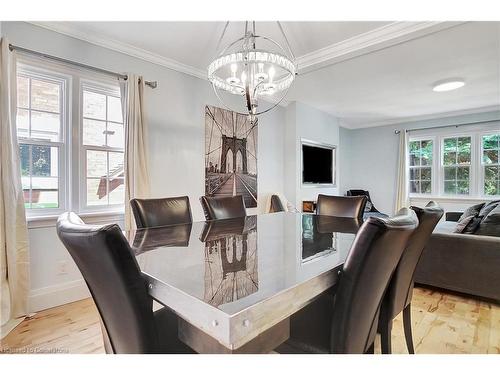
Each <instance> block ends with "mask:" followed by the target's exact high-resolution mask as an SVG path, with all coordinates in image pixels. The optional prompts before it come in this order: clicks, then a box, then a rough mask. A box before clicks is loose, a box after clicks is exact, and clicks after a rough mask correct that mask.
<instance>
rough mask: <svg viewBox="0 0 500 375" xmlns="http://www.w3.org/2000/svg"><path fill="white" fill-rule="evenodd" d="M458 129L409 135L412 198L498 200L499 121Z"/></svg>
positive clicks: (499, 163) (439, 129) (499, 167)
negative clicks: (426, 196)
mask: <svg viewBox="0 0 500 375" xmlns="http://www.w3.org/2000/svg"><path fill="white" fill-rule="evenodd" d="M492 123H493V124H492ZM461 129H464V130H463V131H461V132H457V129H456V128H436V129H430V130H427V132H426V133H425V134H424V133H423V132H418V131H415V133H413V132H412V134H411V135H412V137H411V138H410V140H409V150H408V159H409V176H408V182H409V190H410V194H411V196H412V197H416V198H417V197H418V196H422V195H431V194H432V196H433V197H436V198H439V197H443V198H450V199H456V198H461V197H462V198H466V199H478V200H479V199H481V200H484V199H487V198H490V199H492V198H498V197H500V121H498V122H497V121H488V123H487V124H486V123H485V124H481V123H478V124H474V125H472V124H471V125H470V126H467V127H465V126H464V127H463V128H461Z"/></svg>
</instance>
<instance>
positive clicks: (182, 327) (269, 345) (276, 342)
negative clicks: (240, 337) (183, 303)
mask: <svg viewBox="0 0 500 375" xmlns="http://www.w3.org/2000/svg"><path fill="white" fill-rule="evenodd" d="M179 338H180V339H181V341H183V342H184V343H185V344H186V345H189V346H190V347H191V348H192V349H193V350H194V351H196V352H197V353H199V354H267V353H270V352H271V351H273V350H274V349H275V348H277V347H278V346H280V345H281V344H283V343H284V342H285V341H287V340H288V339H289V338H290V318H286V319H284V320H282V321H281V322H279V323H278V324H276V325H274V326H272V327H271V328H269V329H267V330H266V331H264V332H262V333H261V334H259V335H258V336H256V337H255V338H254V339H252V340H250V341H249V342H247V343H246V344H244V345H243V346H240V347H239V348H235V349H230V348H228V347H226V346H225V345H223V344H221V343H220V342H219V341H217V340H216V339H214V338H213V337H212V336H210V335H208V334H207V333H205V332H203V331H202V330H201V329H199V328H197V327H195V326H194V325H192V324H190V323H189V322H187V321H185V320H183V319H179Z"/></svg>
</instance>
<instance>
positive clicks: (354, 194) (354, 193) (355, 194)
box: [347, 189, 371, 201]
mask: <svg viewBox="0 0 500 375" xmlns="http://www.w3.org/2000/svg"><path fill="white" fill-rule="evenodd" d="M360 195H366V196H367V197H368V200H369V201H371V199H370V192H369V191H368V190H361V189H351V190H347V196H349V197H358V196H360Z"/></svg>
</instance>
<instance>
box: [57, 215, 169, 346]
mask: <svg viewBox="0 0 500 375" xmlns="http://www.w3.org/2000/svg"><path fill="white" fill-rule="evenodd" d="M57 234H58V236H59V238H60V239H61V241H62V243H63V244H64V246H65V247H66V249H67V250H68V251H69V253H70V254H71V256H72V258H73V260H74V261H75V263H76V265H77V266H78V268H79V269H80V271H81V273H82V275H83V278H84V279H85V282H86V283H87V286H88V287H89V290H90V293H91V294H92V297H93V298H94V302H95V303H96V305H97V309H98V311H99V314H100V317H101V323H102V327H103V336H104V343H105V348H106V351H107V352H108V353H154V352H156V351H157V348H158V347H159V344H158V343H159V341H158V336H157V332H156V328H155V323H154V320H153V310H152V304H153V302H152V299H151V298H150V297H149V295H148V292H147V285H146V283H145V281H144V278H143V277H142V275H141V273H140V269H139V266H138V264H137V261H136V259H135V256H134V255H133V253H132V250H131V249H130V246H129V245H128V243H127V240H126V239H125V237H124V236H123V234H122V231H121V230H120V227H118V225H116V224H109V225H105V226H102V227H99V226H91V225H86V224H84V223H83V221H82V220H81V219H80V218H79V217H78V216H77V215H76V214H74V213H68V212H66V213H64V214H61V215H60V216H59V218H58V220H57Z"/></svg>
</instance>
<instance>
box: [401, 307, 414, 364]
mask: <svg viewBox="0 0 500 375" xmlns="http://www.w3.org/2000/svg"><path fill="white" fill-rule="evenodd" d="M403 327H404V331H405V339H406V347H407V348H408V353H410V354H415V349H414V348H413V337H412V334H411V303H410V304H408V306H406V307H405V308H404V310H403Z"/></svg>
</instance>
